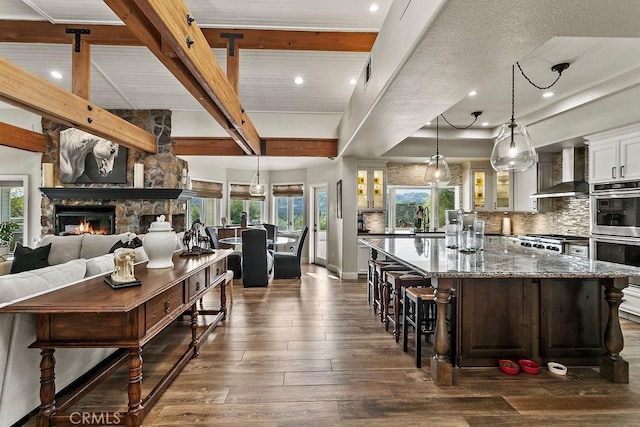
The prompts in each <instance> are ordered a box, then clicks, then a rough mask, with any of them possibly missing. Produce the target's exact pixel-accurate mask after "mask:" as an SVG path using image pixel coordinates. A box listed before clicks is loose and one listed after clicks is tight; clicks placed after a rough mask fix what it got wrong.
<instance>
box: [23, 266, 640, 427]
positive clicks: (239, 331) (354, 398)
mask: <svg viewBox="0 0 640 427" xmlns="http://www.w3.org/2000/svg"><path fill="white" fill-rule="evenodd" d="M303 273H304V274H303V278H302V280H301V281H297V280H274V281H272V283H271V284H270V286H269V287H268V288H246V289H245V288H243V287H242V283H241V281H236V283H235V286H234V298H235V300H234V303H233V305H232V306H231V309H230V312H229V318H228V320H227V321H226V322H225V323H224V324H222V325H221V326H219V327H218V328H217V329H216V330H214V332H213V333H212V334H211V335H210V336H209V338H208V339H207V342H206V343H204V344H203V346H202V348H201V352H200V356H199V357H198V358H196V359H193V360H192V361H190V362H189V364H188V365H187V366H186V367H185V369H184V370H183V371H182V373H181V374H180V375H179V376H178V377H177V379H176V380H175V381H174V382H173V384H172V385H171V386H170V387H169V389H168V390H167V392H166V393H165V394H164V395H163V396H162V398H161V399H160V401H159V402H158V404H156V406H155V407H154V408H153V409H152V410H151V412H150V414H149V415H148V416H147V418H146V419H145V422H144V425H145V426H157V427H168V426H194V425H197V426H213V425H215V426H256V427H257V426H265V427H276V426H278V427H285V426H312V427H313V426H323V427H325V426H327V425H337V426H374V427H375V426H382V425H384V426H388V425H390V424H395V425H402V426H403V427H409V426H478V425H518V426H544V425H549V426H550V425H558V424H562V425H563V426H584V425H590V426H593V425H603V426H605V425H606V426H611V425H616V426H627V425H628V426H631V425H634V426H636V425H639V424H640V325H639V324H635V323H633V322H628V321H623V331H624V335H625V349H624V351H623V355H624V357H625V358H626V359H627V360H628V361H629V363H630V373H631V379H630V383H629V384H612V383H610V382H608V381H607V380H605V379H602V378H600V377H599V375H598V373H597V371H596V370H595V369H592V368H570V370H569V374H568V375H567V376H566V377H558V376H555V375H553V374H551V373H549V372H548V371H547V370H546V369H542V370H541V372H540V374H539V375H536V376H532V375H527V374H523V373H521V374H519V375H518V376H507V375H505V374H502V373H501V372H500V371H499V370H498V368H472V369H464V370H460V369H456V370H455V377H454V378H455V380H454V381H455V385H454V386H453V387H438V386H435V385H434V384H433V383H432V382H431V379H430V377H429V363H428V359H429V354H428V352H429V349H428V348H425V349H424V354H423V368H422V369H416V368H415V367H414V360H413V353H412V351H413V349H412V348H410V352H409V353H406V354H405V353H403V352H402V349H401V347H400V345H398V344H396V343H395V341H394V339H393V336H392V334H391V333H390V332H385V330H384V327H383V326H382V324H381V323H380V320H379V318H378V317H377V316H375V315H374V314H373V311H372V310H371V308H370V307H369V305H368V304H367V302H366V281H365V280H364V279H363V280H360V281H341V280H339V279H337V278H336V277H334V276H332V275H331V274H330V273H329V272H327V271H326V270H325V269H323V268H320V267H317V266H304V271H303ZM208 298H209V300H210V301H215V298H216V296H215V295H210V296H209V297H208ZM188 336H189V323H188V321H187V320H186V318H185V321H183V322H176V323H175V324H174V325H172V326H171V327H169V328H167V331H166V332H164V333H163V334H162V335H161V336H159V337H158V338H157V339H155V340H154V341H153V342H151V343H150V344H149V345H148V346H146V347H145V348H144V351H143V358H144V366H143V375H144V378H145V381H144V384H143V386H144V393H145V394H146V392H148V391H149V390H150V389H151V388H152V387H153V386H154V385H155V381H156V380H157V379H158V378H159V376H160V375H161V374H162V371H163V370H164V369H166V368H167V367H168V366H170V364H172V363H173V362H174V360H175V355H177V354H179V353H180V352H182V351H183V346H184V345H185V343H186V342H188V341H187V340H188ZM126 378H127V372H126V370H125V369H124V368H121V369H119V370H118V372H116V374H114V375H113V376H112V377H110V378H109V379H108V380H106V381H105V382H104V383H103V384H102V385H100V386H99V387H98V388H96V389H95V390H94V391H93V392H92V393H91V394H90V395H88V396H87V397H86V398H85V399H83V400H82V401H81V402H80V403H78V404H77V405H76V408H74V409H76V410H78V411H94V410H96V408H97V407H98V406H100V407H103V406H104V405H107V406H108V407H109V408H111V409H113V410H122V411H123V412H124V411H125V408H126V386H127V379H126ZM29 423H30V425H34V424H35V423H34V420H33V417H32V419H31V420H29Z"/></svg>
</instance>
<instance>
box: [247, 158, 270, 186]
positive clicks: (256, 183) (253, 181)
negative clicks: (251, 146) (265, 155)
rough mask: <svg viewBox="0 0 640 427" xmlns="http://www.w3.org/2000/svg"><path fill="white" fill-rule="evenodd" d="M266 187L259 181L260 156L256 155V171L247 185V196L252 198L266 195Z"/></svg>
mask: <svg viewBox="0 0 640 427" xmlns="http://www.w3.org/2000/svg"><path fill="white" fill-rule="evenodd" d="M266 190H267V189H266V187H265V185H264V182H262V181H260V155H258V169H257V171H256V174H255V175H253V178H251V184H249V194H251V195H252V196H264V195H265V194H266Z"/></svg>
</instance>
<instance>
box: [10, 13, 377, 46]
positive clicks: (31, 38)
mask: <svg viewBox="0 0 640 427" xmlns="http://www.w3.org/2000/svg"><path fill="white" fill-rule="evenodd" d="M121 19H122V18H121ZM67 28H76V29H81V28H86V29H90V30H91V34H83V35H82V39H83V40H85V41H87V42H88V43H90V44H93V45H107V46H143V45H144V43H143V42H141V41H140V40H139V39H138V38H137V37H136V35H135V34H134V33H133V32H132V31H131V30H130V29H129V28H128V27H126V26H122V25H81V24H51V23H49V22H46V21H9V20H0V42H9V43H11V42H13V43H50V44H67V43H71V42H72V41H73V37H74V36H73V34H67V33H66V29H67ZM201 30H202V33H203V34H204V36H205V38H206V39H207V42H208V43H209V45H210V46H211V47H216V48H224V47H226V46H227V41H228V38H225V37H222V36H221V34H222V33H230V32H231V33H241V34H242V35H243V39H242V40H238V41H237V43H238V46H239V47H241V48H242V49H267V50H315V51H336V52H370V51H371V47H372V46H373V42H374V41H375V39H376V36H377V33H375V32H347V31H288V30H252V29H242V28H234V29H231V28H228V29H223V28H201Z"/></svg>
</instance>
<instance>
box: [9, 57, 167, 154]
mask: <svg viewBox="0 0 640 427" xmlns="http://www.w3.org/2000/svg"><path fill="white" fill-rule="evenodd" d="M0 100H2V101H5V102H7V103H8V104H11V105H15V106H17V107H19V108H23V109H25V110H27V111H31V112H33V113H35V114H38V115H40V116H43V117H47V118H49V119H51V120H54V121H56V122H58V123H62V124H65V125H68V126H73V127H76V128H78V129H82V130H84V131H86V132H89V133H92V134H94V135H98V136H101V137H103V138H107V139H109V140H111V141H114V142H117V143H119V144H122V145H124V146H125V147H129V148H137V149H140V150H142V151H146V152H148V153H156V152H157V146H156V137H155V136H154V135H153V134H151V133H149V132H147V131H145V130H143V129H141V128H139V127H138V126H136V125H134V124H131V123H129V122H127V121H126V120H124V119H122V118H120V117H118V116H116V115H114V114H112V113H110V112H108V111H107V110H104V109H102V108H100V107H99V106H97V105H95V104H93V103H91V102H89V101H87V100H86V99H83V98H81V97H79V96H77V95H74V94H72V93H69V92H67V91H65V90H64V89H62V88H60V87H59V86H56V85H54V84H53V83H49V82H48V81H46V80H44V79H42V78H40V77H38V76H36V75H35V74H32V73H30V72H29V71H27V70H25V69H23V68H20V67H18V66H17V65H15V64H13V63H11V62H9V61H7V60H6V59H4V58H0Z"/></svg>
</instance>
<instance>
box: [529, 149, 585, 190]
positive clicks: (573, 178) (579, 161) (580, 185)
mask: <svg viewBox="0 0 640 427" xmlns="http://www.w3.org/2000/svg"><path fill="white" fill-rule="evenodd" d="M585 152H586V148H585V147H579V148H563V149H562V182H561V183H560V184H556V185H552V186H551V187H549V188H546V189H544V190H540V191H539V192H537V193H535V194H533V195H532V196H531V198H533V199H542V198H546V197H576V196H587V195H588V194H589V183H588V182H586V181H585V180H584V168H585Z"/></svg>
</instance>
